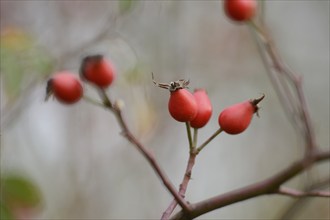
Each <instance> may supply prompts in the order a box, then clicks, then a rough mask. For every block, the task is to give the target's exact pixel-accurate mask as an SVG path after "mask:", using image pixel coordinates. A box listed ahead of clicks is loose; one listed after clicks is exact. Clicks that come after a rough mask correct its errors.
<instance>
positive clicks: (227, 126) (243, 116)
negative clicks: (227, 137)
mask: <svg viewBox="0 0 330 220" xmlns="http://www.w3.org/2000/svg"><path fill="white" fill-rule="evenodd" d="M264 97H265V96H264V95H263V96H262V97H260V98H258V99H254V100H248V101H245V102H241V103H237V104H235V105H232V106H229V107H227V108H225V109H224V110H223V111H222V112H221V113H220V115H219V118H218V122H219V125H220V127H221V129H222V130H223V131H225V132H226V133H228V134H239V133H242V132H243V131H244V130H245V129H246V128H247V127H248V126H249V125H250V122H251V119H252V116H253V114H254V113H255V112H257V111H258V109H259V107H258V106H257V104H258V103H259V102H260V101H261V100H262V99H263V98H264Z"/></svg>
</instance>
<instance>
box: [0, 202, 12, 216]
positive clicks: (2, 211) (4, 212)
mask: <svg viewBox="0 0 330 220" xmlns="http://www.w3.org/2000/svg"><path fill="white" fill-rule="evenodd" d="M0 219H1V220H14V217H13V215H12V214H11V213H10V211H9V210H8V209H7V207H5V205H4V204H2V202H0Z"/></svg>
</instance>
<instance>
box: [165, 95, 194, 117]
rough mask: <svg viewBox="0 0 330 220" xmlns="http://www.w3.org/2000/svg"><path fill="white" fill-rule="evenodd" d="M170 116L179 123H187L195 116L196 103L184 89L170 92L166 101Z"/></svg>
mask: <svg viewBox="0 0 330 220" xmlns="http://www.w3.org/2000/svg"><path fill="white" fill-rule="evenodd" d="M168 110H169V112H170V114H171V116H172V117H173V118H174V119H175V120H177V121H180V122H188V121H191V120H193V119H194V118H195V116H196V115H197V103H196V100H195V98H194V96H193V95H192V94H191V93H190V92H189V91H188V90H186V89H177V90H175V91H171V96H170V99H169V101H168Z"/></svg>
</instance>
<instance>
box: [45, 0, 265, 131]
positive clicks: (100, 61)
mask: <svg viewBox="0 0 330 220" xmlns="http://www.w3.org/2000/svg"><path fill="white" fill-rule="evenodd" d="M256 8H257V2H256V1H255V0H225V1H224V10H225V12H226V14H227V16H228V17H229V18H231V19H232V20H235V21H249V20H250V19H251V18H252V17H253V16H254V14H255V12H256ZM79 72H80V78H81V79H82V80H83V81H86V82H89V83H91V84H93V85H94V86H96V87H99V88H102V89H105V88H107V87H109V86H110V85H111V84H112V82H113V80H114V78H115V75H116V74H115V70H114V67H113V65H112V63H111V62H110V61H109V60H107V59H105V58H104V57H103V56H102V55H93V56H87V57H85V58H84V59H83V61H82V63H81V66H80V71H79ZM153 82H154V83H155V84H156V85H157V86H159V87H161V88H164V89H168V90H169V91H170V99H169V102H168V110H169V113H170V115H171V116H172V117H173V118H174V119H175V120H177V121H179V122H186V123H189V124H190V126H191V127H193V128H195V129H198V128H202V127H204V126H205V125H206V124H207V122H208V121H209V120H210V118H211V115H212V105H211V101H210V99H209V97H208V95H207V93H206V91H205V90H204V89H197V90H195V91H194V93H193V94H192V93H190V92H189V91H188V90H187V86H188V84H189V81H185V80H178V81H175V82H171V83H169V84H167V83H157V82H156V81H154V80H153ZM46 92H47V96H46V99H48V97H49V96H50V95H54V97H55V98H56V99H57V100H59V101H60V102H62V103H65V104H73V103H75V102H77V101H79V100H80V99H81V98H82V97H83V86H82V83H81V82H80V80H79V79H78V78H77V77H76V76H75V74H73V73H70V72H68V71H63V72H59V73H57V74H56V75H54V76H53V77H52V78H51V79H50V80H49V81H48V84H47V91H46ZM263 98H264V96H262V97H260V98H259V99H254V100H248V101H245V102H241V103H238V104H235V105H232V106H229V107H227V108H226V109H224V110H223V111H222V112H221V113H220V115H219V118H218V122H219V125H220V128H221V130H222V131H225V132H226V133H228V134H239V133H241V132H243V131H244V130H245V129H246V128H247V127H248V126H249V124H250V122H251V119H252V116H253V114H254V113H256V112H257V111H258V106H257V104H258V103H259V102H260V101H261V100H262V99H263Z"/></svg>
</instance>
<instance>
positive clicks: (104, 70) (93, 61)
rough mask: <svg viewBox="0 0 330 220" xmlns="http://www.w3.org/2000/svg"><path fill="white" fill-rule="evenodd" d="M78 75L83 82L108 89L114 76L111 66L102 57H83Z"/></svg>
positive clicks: (108, 61)
mask: <svg viewBox="0 0 330 220" xmlns="http://www.w3.org/2000/svg"><path fill="white" fill-rule="evenodd" d="M79 73H80V77H81V78H82V79H83V80H85V81H88V82H90V83H92V84H94V85H96V86H98V87H100V88H107V87H109V86H110V85H111V84H112V82H113V81H114V79H115V76H116V72H115V69H114V67H113V64H112V63H111V62H110V60H107V59H105V58H104V56H103V55H92V56H87V57H85V58H84V59H83V60H82V62H81V65H80V70H79Z"/></svg>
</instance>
